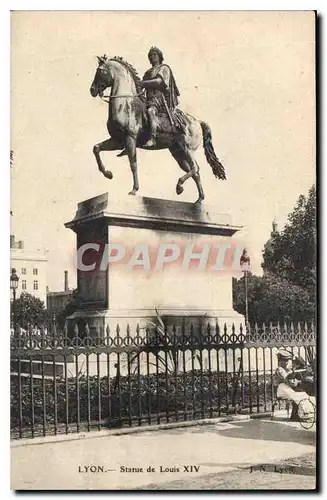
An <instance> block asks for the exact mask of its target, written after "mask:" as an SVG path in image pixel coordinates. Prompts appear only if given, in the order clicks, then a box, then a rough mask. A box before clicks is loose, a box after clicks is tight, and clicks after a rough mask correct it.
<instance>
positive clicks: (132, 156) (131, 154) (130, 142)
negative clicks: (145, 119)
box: [125, 136, 139, 195]
mask: <svg viewBox="0 0 327 500" xmlns="http://www.w3.org/2000/svg"><path fill="white" fill-rule="evenodd" d="M125 144H126V151H127V154H128V159H129V165H130V167H131V171H132V174H133V189H132V191H130V192H129V193H128V194H132V195H135V194H136V192H137V191H138V190H139V180H138V175H137V160H136V139H135V138H134V137H131V136H128V137H127V138H126V143H125Z"/></svg>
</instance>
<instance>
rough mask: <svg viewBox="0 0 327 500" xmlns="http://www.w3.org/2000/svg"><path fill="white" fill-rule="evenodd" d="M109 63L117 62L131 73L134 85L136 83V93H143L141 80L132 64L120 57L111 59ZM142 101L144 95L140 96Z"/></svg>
mask: <svg viewBox="0 0 327 500" xmlns="http://www.w3.org/2000/svg"><path fill="white" fill-rule="evenodd" d="M109 61H116V62H118V63H120V64H121V65H122V66H124V68H126V69H127V71H129V72H130V74H131V75H132V78H133V80H134V83H135V87H136V92H137V93H138V94H139V93H140V92H142V87H141V79H140V77H139V75H138V73H137V71H136V69H135V68H134V67H133V66H132V65H131V64H130V63H128V62H127V61H125V60H124V59H123V58H122V57H119V56H115V57H111V58H110V59H109ZM139 97H140V99H142V100H143V99H144V98H145V97H144V95H143V94H141V95H140V96H139Z"/></svg>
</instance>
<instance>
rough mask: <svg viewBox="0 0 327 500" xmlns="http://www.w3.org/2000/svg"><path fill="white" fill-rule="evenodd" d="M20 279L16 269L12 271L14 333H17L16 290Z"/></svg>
mask: <svg viewBox="0 0 327 500" xmlns="http://www.w3.org/2000/svg"><path fill="white" fill-rule="evenodd" d="M18 282H19V277H18V276H17V274H16V269H12V270H11V275H10V289H11V290H12V293H13V304H12V305H13V323H14V325H13V326H14V332H15V333H16V290H17V288H18Z"/></svg>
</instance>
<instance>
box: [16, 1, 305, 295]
mask: <svg viewBox="0 0 327 500" xmlns="http://www.w3.org/2000/svg"><path fill="white" fill-rule="evenodd" d="M314 22H315V20H314V13H313V12H291V11H288V12H268V11H266V12H255V11H253V12H226V11H225V12H206V13H203V12H202V13H200V12H157V13H156V12H137V13H136V12H101V11H100V12H99V11H97V12H89V11H84V12H78V11H71V12H69V11H68V12H56V11H49V12H46V11H45V12H37V11H36V12H17V11H16V12H14V13H13V14H12V45H11V75H12V77H11V149H13V150H14V167H13V169H12V203H11V204H12V207H11V208H12V211H13V217H12V232H13V233H14V234H15V235H16V238H17V239H23V240H24V241H25V247H26V248H27V249H31V250H34V249H37V248H46V249H47V250H48V259H49V265H48V285H49V288H50V290H52V291H55V290H61V289H62V288H63V275H64V270H65V269H67V270H68V271H69V276H70V284H71V286H74V285H75V284H76V277H75V275H76V271H75V269H74V264H73V262H74V259H73V256H74V250H75V234H74V233H73V232H72V231H71V230H69V229H66V228H65V227H64V223H65V222H67V221H69V220H71V219H72V218H73V217H74V214H75V212H76V208H77V203H78V202H80V201H82V200H84V199H87V198H91V197H93V196H96V195H98V194H101V193H103V192H106V191H108V192H109V193H110V195H111V196H113V197H116V198H119V199H121V200H124V199H126V197H127V196H128V195H127V193H128V191H129V190H130V189H131V187H132V177H131V173H130V169H129V164H128V160H127V158H126V157H125V158H120V159H119V158H116V154H115V153H109V152H108V153H103V161H104V164H105V166H106V168H109V169H110V170H111V171H112V172H113V174H114V179H113V180H111V181H110V180H107V179H105V178H104V177H103V176H102V175H101V174H100V173H99V172H98V169H97V165H96V162H95V159H94V156H93V153H92V148H93V145H94V144H96V143H97V142H100V141H102V140H104V139H106V138H107V132H106V120H107V112H108V110H107V105H106V104H105V103H103V102H102V101H100V100H99V99H93V98H92V97H91V96H90V93H89V87H90V85H91V82H92V80H93V77H94V72H95V70H96V67H97V61H96V55H101V54H103V53H107V54H108V56H115V55H119V56H123V57H124V59H126V60H127V61H128V62H130V63H132V64H133V66H135V67H136V68H137V69H138V71H139V74H140V75H141V76H142V75H143V73H144V72H145V70H146V69H148V66H149V63H148V60H147V53H148V50H149V48H150V47H151V46H152V45H156V46H158V47H160V48H161V50H162V51H163V53H164V57H165V62H167V64H169V65H170V66H171V68H172V70H173V72H174V76H175V79H176V81H177V85H178V87H179V90H180V93H181V98H180V108H181V109H183V110H185V111H186V112H189V113H190V114H192V115H194V116H195V117H197V118H199V119H201V120H204V121H206V122H207V123H208V124H209V125H210V127H211V129H212V135H213V144H214V147H215V150H216V153H217V155H218V156H219V158H220V160H221V161H222V163H223V164H224V166H225V170H226V174H227V181H219V180H216V179H215V178H214V177H213V175H212V172H211V169H210V167H209V165H208V164H207V163H206V160H205V157H204V153H203V149H202V148H199V150H198V152H197V160H198V163H199V165H200V174H201V177H202V183H203V187H204V191H205V195H206V200H205V202H206V203H208V204H209V205H215V206H216V211H217V212H220V213H222V214H226V213H228V214H230V215H231V218H232V222H233V224H235V225H240V226H243V229H242V230H241V231H240V232H239V233H238V234H237V236H236V238H238V239H240V240H241V241H242V242H244V244H245V245H246V246H247V248H248V250H249V254H250V256H251V262H252V268H253V271H254V272H255V273H257V274H259V273H260V272H261V267H260V264H261V252H262V249H263V246H264V244H265V242H266V241H267V239H268V238H269V235H270V231H271V223H272V220H273V219H274V218H275V219H276V220H277V223H278V226H279V229H282V227H283V225H284V224H285V221H286V219H287V215H288V214H289V213H290V212H291V211H292V209H293V207H294V205H295V203H296V201H297V199H298V197H299V195H300V194H306V193H307V192H308V190H309V188H310V186H311V185H312V184H313V183H314V182H315V95H314V87H315V75H314V53H315V46H314V42H315V40H314ZM138 169H139V181H140V191H139V195H140V196H152V197H157V198H167V199H173V200H180V201H191V202H192V201H195V200H196V198H197V191H196V187H195V184H194V183H193V181H192V180H190V181H188V182H187V183H186V184H185V185H184V187H185V191H184V193H183V194H182V195H181V196H177V195H176V193H175V185H176V182H177V179H178V177H180V176H181V170H180V169H179V167H178V166H177V164H176V163H175V162H174V160H173V159H172V158H171V156H170V154H169V152H167V151H160V152H145V151H139V152H138Z"/></svg>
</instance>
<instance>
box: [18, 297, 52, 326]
mask: <svg viewBox="0 0 327 500" xmlns="http://www.w3.org/2000/svg"><path fill="white" fill-rule="evenodd" d="M14 314H15V318H16V323H17V324H18V325H19V326H20V327H22V328H24V329H25V330H26V329H27V328H28V326H32V327H34V326H40V325H42V324H43V323H44V321H45V319H46V310H45V307H44V302H42V300H40V299H38V298H37V297H34V295H31V294H29V293H26V292H23V293H22V294H21V295H20V297H19V298H18V299H16V300H15V303H13V302H12V303H11V315H12V317H13V315H14Z"/></svg>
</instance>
